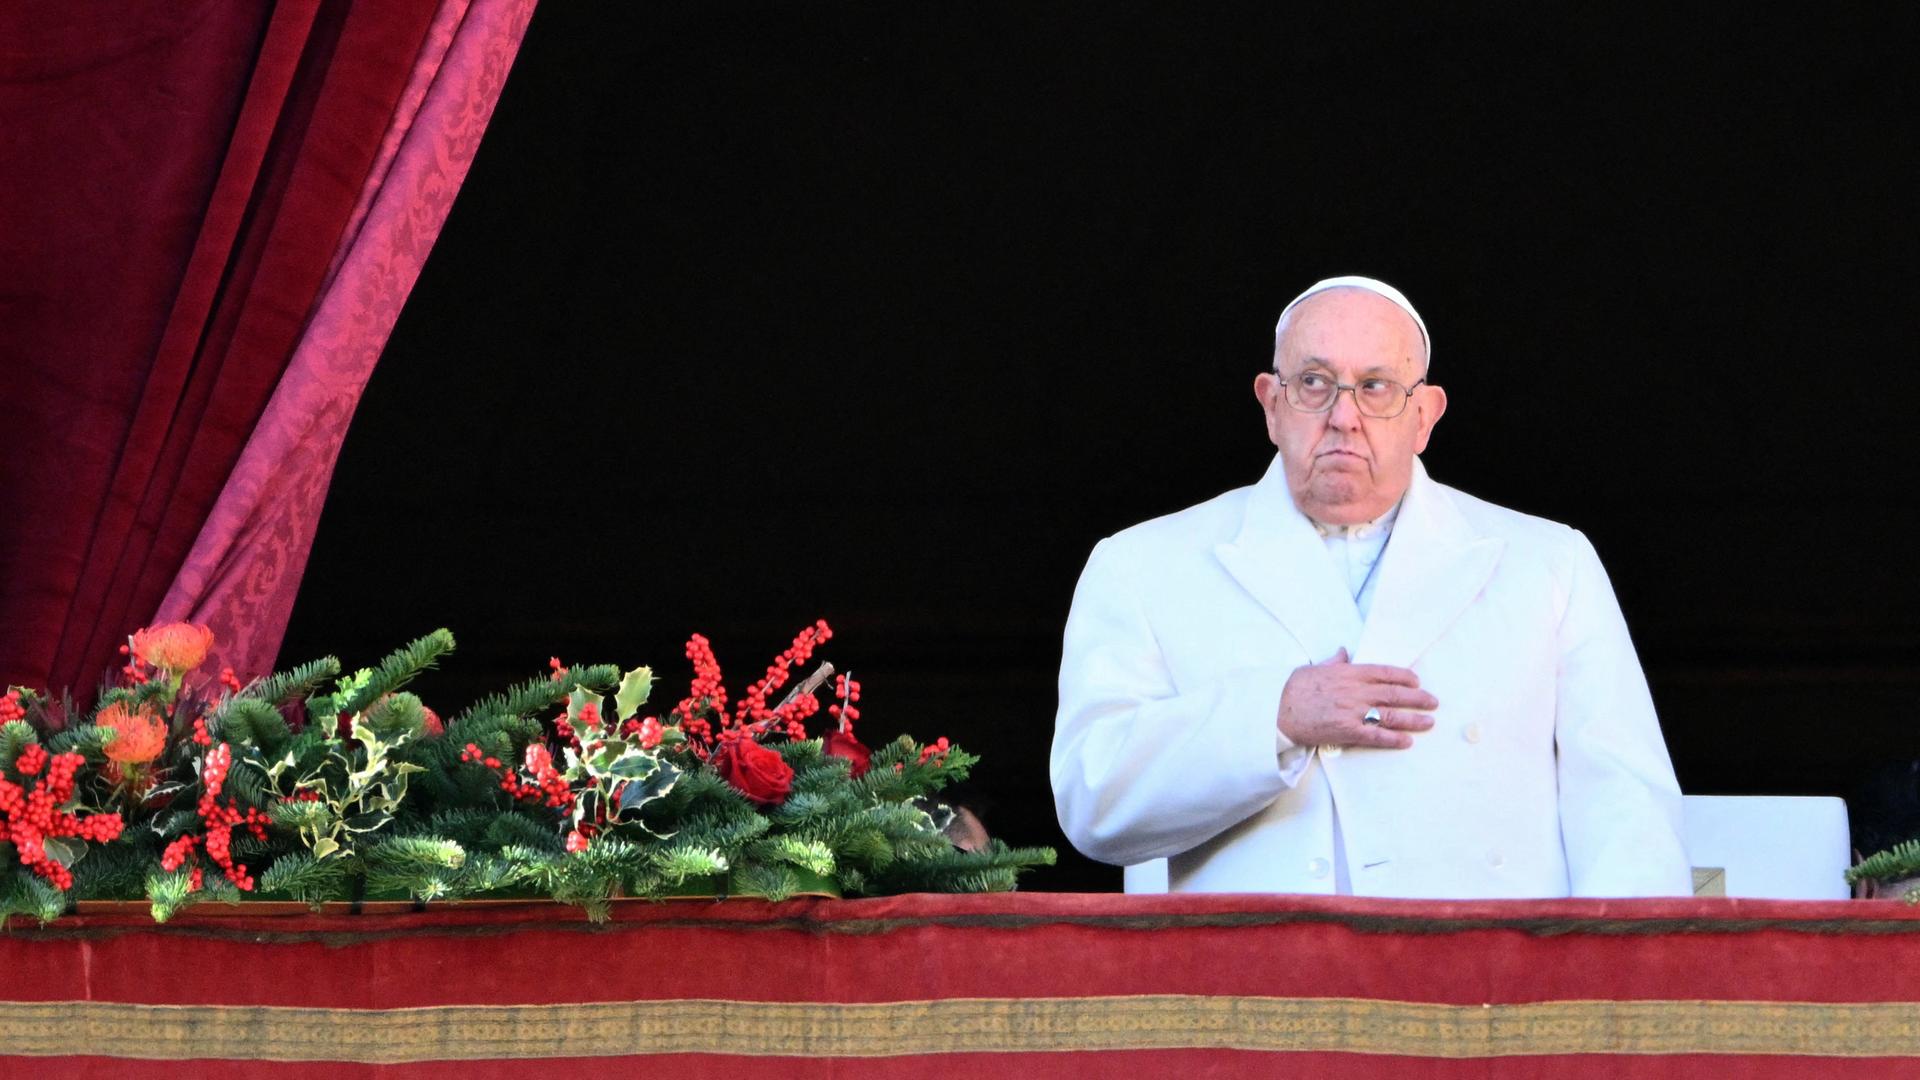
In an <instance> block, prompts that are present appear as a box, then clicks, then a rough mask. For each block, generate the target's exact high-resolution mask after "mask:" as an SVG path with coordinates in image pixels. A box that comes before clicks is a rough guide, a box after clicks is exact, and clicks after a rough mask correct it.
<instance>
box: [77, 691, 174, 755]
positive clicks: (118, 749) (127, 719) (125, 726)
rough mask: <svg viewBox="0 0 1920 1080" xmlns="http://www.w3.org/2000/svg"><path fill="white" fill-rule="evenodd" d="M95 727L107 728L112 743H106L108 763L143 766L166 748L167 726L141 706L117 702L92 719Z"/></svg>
mask: <svg viewBox="0 0 1920 1080" xmlns="http://www.w3.org/2000/svg"><path fill="white" fill-rule="evenodd" d="M93 722H94V725H95V726H96V727H103V728H110V729H112V731H113V740H112V741H111V742H109V743H107V745H106V748H105V753H106V755H107V760H109V761H117V762H119V763H120V764H122V765H144V764H146V763H147V762H149V761H152V760H153V759H154V758H157V757H159V756H160V751H162V750H164V749H166V745H167V725H166V724H165V722H163V721H162V720H161V719H160V718H159V717H158V716H155V715H154V714H153V713H152V712H150V711H148V710H147V709H146V708H144V707H140V706H129V705H128V704H127V703H126V702H124V701H116V702H114V703H113V704H111V705H109V706H107V707H106V708H104V709H101V710H100V714H99V715H98V716H95V717H94V718H93Z"/></svg>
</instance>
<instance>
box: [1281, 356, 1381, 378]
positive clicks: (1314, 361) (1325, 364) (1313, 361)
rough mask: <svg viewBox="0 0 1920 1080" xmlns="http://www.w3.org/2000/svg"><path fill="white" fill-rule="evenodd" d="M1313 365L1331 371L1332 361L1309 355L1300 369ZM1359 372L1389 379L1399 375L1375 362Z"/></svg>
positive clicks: (1302, 362)
mask: <svg viewBox="0 0 1920 1080" xmlns="http://www.w3.org/2000/svg"><path fill="white" fill-rule="evenodd" d="M1313 367H1320V368H1326V369H1327V370H1328V371H1331V370H1333V361H1331V360H1328V359H1326V358H1325V357H1321V356H1309V357H1307V358H1306V359H1305V360H1303V361H1301V370H1303V371H1304V370H1306V369H1307V368H1313ZM1360 374H1361V375H1363V376H1365V375H1384V376H1386V377H1387V378H1389V379H1395V378H1398V377H1399V373H1398V372H1396V371H1395V370H1394V369H1393V368H1392V367H1390V366H1388V365H1386V364H1375V365H1373V366H1372V367H1370V368H1367V369H1365V370H1363V371H1362V372H1360Z"/></svg>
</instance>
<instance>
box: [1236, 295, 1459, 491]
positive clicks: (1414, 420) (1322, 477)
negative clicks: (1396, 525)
mask: <svg viewBox="0 0 1920 1080" xmlns="http://www.w3.org/2000/svg"><path fill="white" fill-rule="evenodd" d="M1275 363H1276V366H1277V367H1278V369H1279V374H1278V375H1273V374H1268V373H1262V374H1261V375H1260V377H1259V378H1256V379H1255V380H1254V381H1253V390H1254V393H1255V395H1256V396H1258V397H1259V398H1260V407H1261V408H1262V409H1263V410H1265V412H1266V414H1267V438H1269V439H1271V440H1272V441H1273V445H1274V446H1275V447H1277V448H1278V449H1279V451H1280V462H1281V465H1282V466H1283V467H1284V468H1285V469H1286V474H1287V488H1288V490H1290V491H1291V492H1293V502H1294V505H1295V506H1298V507H1299V508H1300V511H1301V512H1302V513H1304V514H1306V515H1307V516H1308V517H1310V518H1312V519H1313V520H1315V521H1318V522H1321V523H1323V524H1327V525H1357V524H1359V523H1361V522H1364V521H1372V520H1373V519H1374V518H1377V517H1379V516H1380V515H1381V514H1384V513H1386V512H1387V510H1388V509H1389V508H1391V507H1392V506H1393V504H1394V503H1396V502H1398V501H1399V500H1400V496H1402V495H1404V494H1406V491H1407V485H1408V484H1409V483H1411V482H1412V479H1413V457H1414V455H1415V454H1418V453H1420V452H1421V451H1423V450H1425V449H1426V448H1427V437H1428V436H1429V435H1430V434H1431V433H1432V432H1433V425H1434V424H1436V423H1438V422H1439V420H1440V414H1441V413H1443V412H1445V411H1446V408H1447V395H1446V392H1445V391H1443V390H1441V389H1440V388H1439V387H1437V386H1426V385H1422V386H1420V387H1418V388H1417V389H1415V390H1414V392H1413V397H1411V398H1410V399H1408V401H1407V407H1406V411H1404V412H1402V413H1401V414H1400V415H1399V416H1396V417H1394V418H1392V419H1390V420H1382V419H1379V418H1378V417H1372V416H1365V415H1362V414H1361V412H1360V409H1359V406H1358V405H1357V404H1356V403H1355V401H1354V399H1353V395H1352V394H1350V393H1347V392H1345V391H1341V392H1340V393H1339V394H1337V395H1336V396H1335V398H1334V403H1333V407H1332V408H1331V409H1329V410H1327V411H1326V412H1320V413H1307V412H1301V411H1299V410H1298V409H1295V408H1294V407H1293V406H1291V405H1289V404H1287V396H1286V395H1287V388H1286V386H1285V384H1284V383H1283V381H1282V380H1285V379H1290V378H1293V377H1294V376H1297V375H1299V374H1301V373H1302V372H1308V371H1317V372H1321V373H1323V374H1324V375H1326V376H1327V377H1330V378H1332V379H1333V380H1334V381H1336V382H1338V383H1340V384H1342V385H1349V386H1351V385H1355V384H1357V383H1359V382H1360V381H1361V380H1363V379H1367V378H1384V379H1391V380H1393V381H1394V382H1397V383H1399V384H1401V385H1402V386H1413V384H1414V383H1415V382H1417V381H1418V380H1419V379H1420V377H1421V374H1422V372H1421V369H1422V368H1423V367H1424V366H1425V348H1424V346H1423V344H1422V342H1421V339H1420V328H1419V327H1418V326H1415V325H1414V322H1413V320H1412V319H1411V318H1409V317H1408V316H1407V313H1406V312H1404V311H1401V310H1400V309H1399V307H1397V306H1395V304H1394V303H1393V302H1392V301H1390V300H1388V299H1387V298H1385V297H1383V296H1378V295H1375V294H1374V293H1370V292H1367V291H1366V290H1364V289H1329V290H1328V291H1326V292H1323V293H1318V294H1316V295H1314V296H1311V297H1309V298H1307V299H1306V300H1304V301H1302V302H1301V303H1300V306H1298V307H1296V308H1294V309H1293V313H1292V315H1291V316H1290V317H1289V318H1288V321H1287V326H1286V329H1285V331H1284V332H1283V333H1282V334H1281V337H1280V341H1279V344H1278V347H1277V349H1276V351H1275Z"/></svg>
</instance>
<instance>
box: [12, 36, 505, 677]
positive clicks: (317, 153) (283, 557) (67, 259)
mask: <svg viewBox="0 0 1920 1080" xmlns="http://www.w3.org/2000/svg"><path fill="white" fill-rule="evenodd" d="M470 6H471V7H472V8H474V9H478V8H481V7H483V6H484V7H489V8H491V9H498V8H503V7H504V8H507V9H509V11H508V13H507V17H506V18H504V19H495V20H494V22H495V23H496V24H498V25H496V26H495V29H496V30H497V31H498V30H501V28H502V27H504V31H502V32H504V33H505V35H506V37H507V47H506V49H505V60H504V61H501V62H498V63H495V64H493V65H492V67H490V68H487V69H486V72H485V74H487V75H488V76H489V78H488V79H486V80H483V81H484V82H485V85H484V86H482V87H481V88H480V89H481V93H480V94H479V96H480V97H481V98H483V101H482V102H481V105H482V107H481V108H479V109H478V111H477V112H474V111H469V112H467V113H466V114H465V115H463V116H461V117H460V118H459V122H460V123H461V124H462V125H464V127H465V128H466V129H467V130H466V132H465V134H466V135H469V136H470V138H468V139H467V140H466V141H465V142H464V144H463V146H464V151H463V152H464V153H465V154H466V155H467V157H470V154H471V150H472V145H473V143H474V142H477V140H478V129H479V128H484V125H485V121H486V118H487V117H488V116H489V115H490V113H491V109H492V105H493V103H494V100H495V99H496V98H497V96H498V92H499V81H500V79H501V78H503V77H504V66H505V63H507V62H510V61H511V58H512V52H513V48H515V47H517V44H518V40H519V35H520V32H521V31H523V30H524V27H525V21H526V15H527V14H528V13H529V12H530V10H531V7H532V0H507V2H505V3H492V2H491V0H490V2H489V3H488V4H485V5H483V4H480V3H473V4H471V5H470V4H469V2H468V0H381V2H379V3H377V4H376V3H351V2H347V0H281V2H280V3H277V4H272V5H267V4H262V3H259V2H257V0H200V2H198V3H190V4H189V3H179V2H171V3H146V4H132V3H112V4H74V5H55V4H41V5H29V6H25V7H9V8H7V9H4V10H0V146H3V147H4V161H5V163H6V167H5V168H4V169H0V326H4V327H5V328H6V329H5V333H4V334H0V398H4V404H3V406H0V411H3V412H4V415H5V417H6V435H5V449H4V450H0V685H4V684H8V683H24V684H27V685H34V686H47V687H51V688H54V689H58V688H60V687H63V686H71V687H73V688H74V690H75V691H76V692H77V693H82V694H85V693H89V692H90V691H91V689H92V688H93V686H94V685H95V684H96V683H97V681H98V679H99V678H100V677H101V676H102V675H103V674H105V673H106V672H107V671H109V670H110V669H111V668H112V666H113V665H114V663H115V659H116V658H115V648H116V646H117V644H118V642H119V641H120V640H121V639H122V637H123V636H124V635H125V634H126V633H127V632H129V631H130V630H132V629H134V628H136V627H137V626H139V625H141V624H143V623H145V622H147V621H149V620H151V619H153V618H154V616H155V614H156V612H157V611H158V610H159V609H160V607H161V605H162V599H163V597H166V598H168V600H169V607H170V608H171V609H173V610H174V612H175V613H176V614H178V615H186V616H191V617H197V618H201V619H205V618H207V617H209V615H210V614H217V613H219V606H220V604H222V603H224V602H225V601H226V600H227V599H230V598H231V597H232V596H234V595H235V591H234V590H232V589H231V588H225V589H223V583H228V582H231V581H233V580H240V579H250V580H254V581H255V582H256V583H258V582H260V581H261V580H263V579H270V583H271V587H270V588H266V589H264V590H263V589H255V590H253V592H252V594H251V595H252V596H253V598H254V602H253V603H250V604H248V605H245V606H244V610H240V611H239V612H238V616H239V617H240V618H241V619H242V620H244V621H245V622H246V625H244V626H231V625H229V626H216V632H218V633H221V634H222V636H223V638H226V639H228V640H229V641H232V640H236V639H238V640H239V641H240V642H242V644H243V646H244V647H243V648H241V649H240V650H239V653H238V654H236V653H234V652H233V651H232V650H228V651H227V653H226V654H225V655H223V656H222V657H221V659H224V660H226V661H227V662H229V663H235V665H236V666H238V667H243V668H246V667H257V666H265V664H268V663H271V661H272V659H273V650H274V649H275V648H277V645H278V642H279V638H280V633H281V631H282V629H283V628H284V625H285V620H286V616H287V612H288V609H289V608H290V605H291V598H292V584H293V583H297V582H298V580H299V576H300V571H301V569H302V567H304V564H305V560H306V552H307V544H308V543H309V542H310V540H311V536H312V525H313V522H312V520H311V519H312V518H313V517H314V516H317V514H318V511H319V503H320V497H319V496H320V495H323V494H324V492H325V486H326V480H327V478H328V477H329V476H330V475H331V470H332V464H333V455H334V454H335V453H336V452H337V449H338V446H339V437H340V435H341V434H342V433H343V432H344V428H345V424H346V421H347V419H348V418H349V417H350V416H351V412H352V405H353V404H354V402H355V401H357V398H358V392H359V388H360V386H362V385H364V382H365V375H366V371H367V370H368V369H370V367H371V364H372V361H373V359H374V358H375V357H377V355H378V352H379V348H380V346H381V345H383V344H384V342H385V338H386V333H387V331H388V330H389V329H390V328H391V326H392V316H393V315H394V314H395V313H397V308H398V304H399V302H400V301H401V300H404V298H405V295H406V292H407V290H408V289H409V288H410V287H411V285H412V282H413V276H414V274H416V273H417V272H418V268H419V265H418V264H419V261H420V260H421V259H423V258H424V252H425V249H426V248H427V247H428V246H430V245H431V243H432V240H433V238H434V237H435V236H436V235H437V234H438V230H439V226H440V223H441V221H443V220H444V217H445V211H446V206H447V203H448V202H450V201H451V198H452V193H453V192H454V191H457V190H458V187H459V183H460V180H461V179H462V178H463V177H464V173H465V164H466V160H467V157H462V156H460V153H459V152H456V153H455V154H454V157H455V159H456V160H455V162H454V166H455V167H444V166H446V165H447V162H445V161H444V160H443V161H441V162H439V164H440V165H442V166H443V167H442V168H440V169H438V170H437V171H435V172H434V174H433V179H434V180H435V181H437V182H435V183H432V184H425V183H423V182H422V181H421V177H420V170H419V169H414V170H413V171H412V173H408V171H407V169H405V168H403V167H402V163H401V162H397V161H396V158H404V156H405V152H406V149H407V144H406V142H405V140H404V138H403V136H405V135H406V134H407V133H408V132H409V130H410V129H411V127H412V125H413V121H414V119H415V117H416V115H417V114H419V113H420V111H421V99H422V98H424V97H426V96H427V90H428V88H429V87H431V86H432V85H433V77H434V76H435V75H436V74H437V73H438V72H439V69H440V67H441V64H442V61H443V60H444V59H445V58H446V56H447V54H448V51H449V50H448V43H449V42H450V41H451V40H452V39H453V38H455V37H456V36H457V35H458V34H459V33H460V31H461V30H462V29H463V25H464V24H465V23H466V22H468V21H479V20H473V19H472V17H471V16H472V13H471V12H470V11H469V8H470ZM495 14H498V12H495ZM497 52H498V50H496V54H497ZM496 59H498V58H497V55H496ZM476 117H477V121H478V126H477V127H475V126H474V121H475V118H476ZM416 149H419V150H420V151H421V152H422V153H425V154H427V155H428V156H431V155H432V154H434V153H435V152H436V151H439V152H442V153H444V152H445V147H443V146H427V147H417V148H416ZM396 175H402V176H411V177H412V179H413V181H414V186H413V187H412V188H409V189H407V190H406V191H402V192H397V193H396V192H390V191H386V184H387V182H388V181H389V180H391V179H393V178H394V177H395V176H396ZM428 187H431V189H432V190H431V192H430V193H429V194H428V201H429V202H430V203H431V211H432V212H430V213H428V214H425V215H417V214H416V215H413V216H412V217H411V218H409V217H408V215H407V214H406V213H405V212H404V210H405V208H404V207H403V208H400V210H391V209H390V210H389V212H388V213H387V214H386V216H385V218H383V219H382V220H383V221H384V222H385V224H384V226H382V227H383V228H384V229H385V230H386V231H387V234H388V235H390V234H391V233H392V232H393V231H394V230H396V229H397V230H401V231H404V232H406V233H407V235H406V240H407V241H408V242H407V243H406V244H405V245H403V246H404V247H405V248H406V252H405V254H406V256H407V257H406V258H402V259H401V260H400V262H401V264H402V265H400V266H399V267H396V266H394V265H393V259H391V258H386V259H383V258H380V257H379V256H381V255H388V256H391V255H392V254H393V248H394V245H393V244H391V243H388V244H386V245H385V246H384V247H383V246H382V245H381V244H379V243H377V242H376V243H368V244H363V245H362V247H363V248H371V249H378V250H366V251H363V257H362V258H361V259H359V260H358V261H355V260H352V259H350V258H349V257H348V256H349V255H350V254H351V252H352V249H353V246H354V243H355V241H356V240H367V239H368V237H367V235H366V234H367V222H368V221H369V220H370V218H372V217H373V216H374V215H376V214H378V213H379V211H378V208H377V206H376V203H377V201H378V200H377V198H376V196H377V195H379V194H381V193H382V192H385V193H386V194H388V195H389V199H388V201H389V202H390V203H391V202H394V201H396V198H400V199H404V198H406V197H408V196H413V197H419V196H420V195H421V193H422V191H423V190H424V189H425V188H428ZM376 233H378V230H376ZM380 239H381V236H379V235H376V236H375V237H373V240H375V241H378V240H380ZM371 279H379V280H380V290H379V291H382V292H383V293H384V294H385V299H386V300H387V302H386V304H385V307H386V308H387V311H386V314H385V317H384V319H376V320H374V325H373V326H372V327H371V328H363V330H365V331H366V332H363V333H360V334H359V335H358V336H354V335H346V334H342V333H341V332H340V330H339V329H338V325H339V322H340V318H341V316H339V315H338V314H336V315H335V316H334V317H333V320H332V327H333V329H331V330H329V331H328V333H329V335H330V338H329V341H328V342H327V343H326V345H327V346H328V350H330V351H329V355H332V356H335V357H336V360H337V357H338V356H339V355H340V354H341V353H342V352H350V353H352V354H353V355H354V356H355V357H356V358H357V360H356V362H357V363H358V365H359V370H358V377H357V378H349V379H346V380H344V381H340V380H336V383H337V384H338V385H336V386H335V387H334V389H335V390H336V391H344V392H345V393H346V400H345V403H344V407H338V403H337V402H335V403H334V404H335V406H336V407H333V408H332V409H331V411H330V413H329V414H328V415H329V417H330V420H329V424H328V426H327V427H326V428H325V429H323V430H312V429H305V430H296V429H295V428H293V427H290V426H288V425H287V424H286V423H281V424H279V425H278V427H277V433H278V436H279V437H280V438H281V439H282V440H287V439H292V440H294V441H296V442H304V443H310V444H311V445H313V446H314V447H317V448H318V449H317V450H316V451H315V452H313V453H308V454H306V455H305V456H296V455H292V454H289V453H287V452H286V451H285V448H284V447H283V448H282V449H281V451H280V452H279V453H272V452H268V451H267V450H264V449H262V450H254V451H251V452H249V460H250V461H252V463H253V466H254V467H253V474H252V475H250V476H249V477H247V483H246V484H245V485H244V487H245V490H240V488H241V487H242V485H236V484H235V483H234V480H235V472H236V464H237V463H239V462H241V461H242V460H243V451H247V450H248V447H249V443H250V440H257V439H258V437H259V435H260V433H259V431H258V430H257V428H258V426H259V424H260V421H261V418H262V416H263V414H267V413H268V409H269V403H270V401H272V400H274V399H275V395H276V393H281V392H282V391H284V389H285V388H284V387H283V385H282V382H283V376H284V375H285V374H286V372H287V371H288V369H289V363H290V361H292V360H293V359H294V358H295V357H296V350H297V349H299V348H300V347H301V346H302V345H303V343H309V344H311V333H312V329H313V326H314V320H315V318H316V314H315V313H316V311H318V310H320V309H321V308H322V306H323V302H324V300H325V299H326V297H327V296H328V295H329V294H330V293H342V292H344V293H352V292H354V291H356V290H361V289H364V288H365V287H366V286H367V283H368V281H369V280H371ZM369 345H370V347H371V348H370V351H369V348H368V346H369ZM340 367H341V363H340V362H336V363H335V365H334V369H335V370H336V373H337V371H338V370H339V368H340ZM310 382H311V380H310V379H308V380H303V385H304V384H305V383H310ZM288 396H289V395H286V394H284V393H282V397H283V398H285V397H288ZM339 396H340V394H339V393H335V395H334V397H335V398H338V397H339ZM300 404H301V402H299V401H298V400H285V401H283V402H282V404H281V406H280V416H281V419H282V420H283V421H284V419H285V417H286V414H288V413H289V412H291V411H292V410H294V409H296V408H297V407H299V405H300ZM276 464H277V466H278V467H283V468H299V469H304V470H306V476H307V480H308V482H307V483H305V484H304V486H303V488H302V492H301V496H302V497H300V498H298V499H293V500H291V502H290V505H293V506H294V510H293V513H294V514H295V515H296V516H297V515H300V514H304V515H305V517H306V520H304V521H300V522H297V523H295V524H294V525H293V526H291V527H282V528H280V529H279V530H278V531H277V532H275V531H273V530H268V531H267V532H263V533H260V534H259V535H260V536H262V537H266V538H269V539H271V540H273V541H274V544H273V545H267V546H262V547H261V548H259V549H258V550H255V549H252V548H249V547H248V542H249V539H250V538H251V537H253V536H254V535H255V534H253V533H248V532H246V530H245V528H244V526H245V524H246V522H248V521H251V520H256V519H258V518H261V517H263V516H272V515H271V514H270V513H268V512H267V510H263V508H262V501H263V500H262V492H263V491H264V492H266V493H267V496H268V498H267V499H266V501H267V502H269V503H270V502H272V500H273V498H274V497H277V493H278V492H279V488H277V487H276V486H275V485H274V484H273V482H272V481H273V478H272V477H271V476H265V475H261V473H262V470H270V469H271V468H272V467H275V465H276ZM315 477H317V492H318V494H316V493H315V490H316V484H315V483H314V478H315ZM216 505H219V506H221V507H231V506H238V507H239V508H238V509H230V512H228V513H226V514H225V516H224V519H223V520H224V521H225V524H224V526H223V527H221V528H218V529H210V528H209V526H208V520H209V516H210V515H212V514H213V513H214V511H215V508H216ZM269 509H271V508H269ZM287 516H288V515H287V514H286V513H281V514H280V519H281V520H280V521H279V524H281V525H282V526H285V525H286V522H285V521H284V519H285V518H286V517H287ZM209 532H212V533H216V534H217V535H213V536H208V535H205V534H207V533H209ZM269 534H271V535H269ZM190 551H191V552H193V554H194V555H195V558H196V560H197V563H198V571H197V574H196V576H194V578H193V580H192V581H191V582H188V583H186V584H185V585H183V584H182V583H181V581H180V580H179V578H180V577H181V576H182V575H181V571H182V567H183V564H185V563H187V562H188V556H189V552H190ZM261 595H269V596H270V599H271V602H270V603H264V604H263V603H260V602H259V597H260V596H261ZM262 654H264V656H263V655H262Z"/></svg>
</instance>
